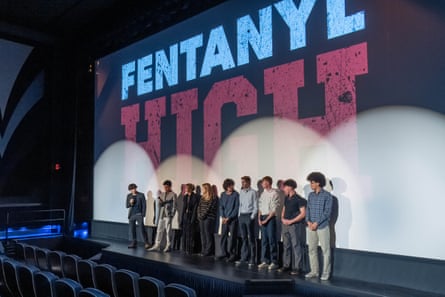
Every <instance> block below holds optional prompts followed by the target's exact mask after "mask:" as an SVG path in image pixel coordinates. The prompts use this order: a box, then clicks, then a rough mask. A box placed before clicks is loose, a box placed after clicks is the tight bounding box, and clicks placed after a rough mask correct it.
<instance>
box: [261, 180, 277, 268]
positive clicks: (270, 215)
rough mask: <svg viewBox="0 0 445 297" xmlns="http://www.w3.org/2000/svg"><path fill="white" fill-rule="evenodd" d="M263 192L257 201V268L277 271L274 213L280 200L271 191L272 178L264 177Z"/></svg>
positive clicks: (275, 193) (274, 191)
mask: <svg viewBox="0 0 445 297" xmlns="http://www.w3.org/2000/svg"><path fill="white" fill-rule="evenodd" d="M261 185H262V187H263V189H264V191H263V192H262V193H261V196H260V199H259V200H258V224H259V225H260V228H261V264H259V265H258V268H260V269H262V268H266V267H267V268H268V269H269V270H276V269H278V267H279V266H278V244H277V235H276V233H277V220H276V213H277V209H278V207H279V203H280V198H279V196H278V192H277V191H276V190H275V189H272V178H271V177H270V176H265V177H263V179H262V183H261Z"/></svg>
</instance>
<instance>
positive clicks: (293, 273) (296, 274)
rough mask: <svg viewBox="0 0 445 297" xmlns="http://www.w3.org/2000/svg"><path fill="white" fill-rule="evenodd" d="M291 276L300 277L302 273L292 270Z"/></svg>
mask: <svg viewBox="0 0 445 297" xmlns="http://www.w3.org/2000/svg"><path fill="white" fill-rule="evenodd" d="M289 274H290V275H293V276H298V275H299V274H300V272H299V271H298V270H291V272H289Z"/></svg>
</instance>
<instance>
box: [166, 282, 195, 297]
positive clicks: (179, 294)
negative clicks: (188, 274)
mask: <svg viewBox="0 0 445 297" xmlns="http://www.w3.org/2000/svg"><path fill="white" fill-rule="evenodd" d="M165 297H196V292H195V290H193V289H192V288H190V287H187V286H184V285H181V284H177V283H171V284H168V285H166V286H165Z"/></svg>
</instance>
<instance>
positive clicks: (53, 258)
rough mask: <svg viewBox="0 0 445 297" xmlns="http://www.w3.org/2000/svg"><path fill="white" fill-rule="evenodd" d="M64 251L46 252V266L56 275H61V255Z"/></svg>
mask: <svg viewBox="0 0 445 297" xmlns="http://www.w3.org/2000/svg"><path fill="white" fill-rule="evenodd" d="M64 256H65V253H64V252H61V251H49V252H48V267H49V271H51V272H52V273H54V274H55V275H57V276H58V277H63V276H64V275H63V269H62V265H63V257H64Z"/></svg>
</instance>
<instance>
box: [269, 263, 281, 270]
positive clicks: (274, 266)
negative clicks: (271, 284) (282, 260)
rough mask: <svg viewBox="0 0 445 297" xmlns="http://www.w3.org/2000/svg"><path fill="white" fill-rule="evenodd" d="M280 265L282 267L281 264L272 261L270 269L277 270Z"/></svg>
mask: <svg viewBox="0 0 445 297" xmlns="http://www.w3.org/2000/svg"><path fill="white" fill-rule="evenodd" d="M278 267H280V266H278V264H276V263H272V264H270V265H269V267H268V269H269V270H276V269H278Z"/></svg>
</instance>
